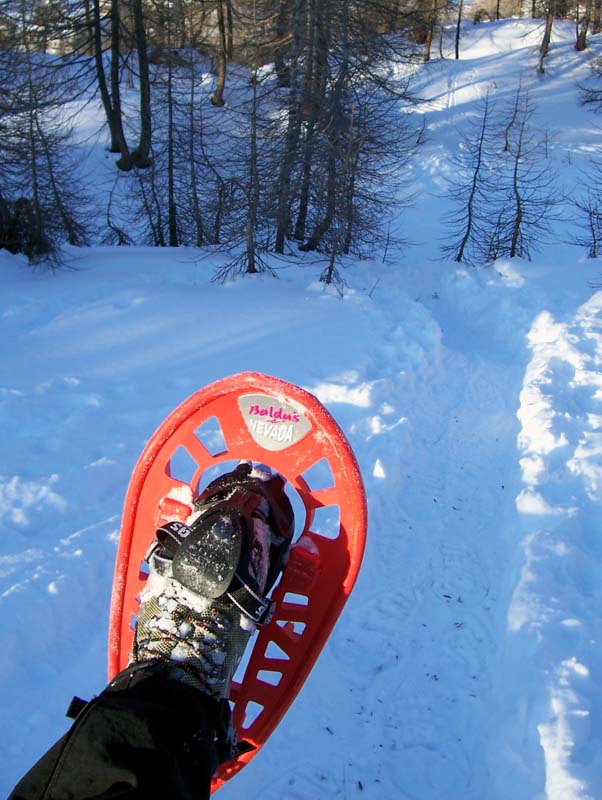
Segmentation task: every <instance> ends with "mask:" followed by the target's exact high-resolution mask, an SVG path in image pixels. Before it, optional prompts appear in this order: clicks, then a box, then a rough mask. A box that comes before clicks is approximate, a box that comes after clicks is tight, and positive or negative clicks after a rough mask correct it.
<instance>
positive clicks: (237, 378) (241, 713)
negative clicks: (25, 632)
mask: <svg viewBox="0 0 602 800" xmlns="http://www.w3.org/2000/svg"><path fill="white" fill-rule="evenodd" d="M237 461H250V462H255V463H257V464H262V465H267V466H269V467H270V468H271V470H272V471H273V472H276V473H279V474H280V475H281V476H282V477H283V478H285V479H286V481H287V494H288V496H289V499H290V500H291V502H292V504H293V507H294V511H295V517H296V522H297V524H296V530H297V535H296V538H295V541H294V543H293V546H292V548H291V550H290V556H289V559H288V563H287V564H286V567H285V569H284V572H283V573H282V576H281V579H280V581H279V582H278V583H277V584H276V586H275V587H274V589H273V590H272V593H271V600H272V601H274V604H275V612H274V613H273V616H272V618H271V620H270V621H269V622H268V623H267V624H265V625H264V626H263V627H261V628H260V630H259V633H258V635H257V638H256V640H255V642H254V645H253V648H252V651H251V655H250V658H249V660H248V663H247V666H246V668H245V671H244V676H243V677H242V679H241V680H240V682H239V683H237V682H233V683H232V688H231V693H230V703H231V706H232V720H233V723H234V727H235V730H236V733H237V736H238V740H239V741H240V742H244V745H245V746H244V747H243V748H241V749H243V750H246V752H241V754H240V755H239V756H238V757H236V758H235V759H233V760H232V761H229V762H228V763H226V764H222V766H221V767H220V768H219V770H218V772H217V773H216V775H215V777H214V779H213V784H212V790H215V789H217V788H219V786H221V785H222V784H223V783H224V782H225V781H227V780H228V779H229V778H231V777H232V775H234V774H235V773H236V772H238V770H240V769H241V768H242V767H243V766H244V765H245V764H247V763H248V762H249V761H250V759H251V758H252V757H253V756H254V755H256V753H257V752H258V751H259V749H260V748H261V746H262V745H263V744H264V742H265V741H266V740H267V738H268V737H269V736H270V734H271V733H272V731H273V730H274V728H275V727H276V725H277V724H278V723H279V721H280V720H281V719H282V717H283V715H284V714H285V712H286V710H287V709H288V707H289V706H290V704H291V703H292V701H293V700H294V698H295V697H296V695H297V692H298V691H299V689H300V688H301V686H302V685H303V683H304V681H305V679H306V678H307V676H308V674H309V673H310V671H311V669H312V667H313V665H314V663H315V661H316V659H317V657H318V655H319V653H320V651H321V649H322V647H323V646H324V644H325V642H326V640H327V639H328V636H329V635H330V632H331V630H332V628H333V627H334V625H335V623H336V620H337V618H338V616H339V614H340V612H341V610H342V608H343V606H344V604H345V602H346V600H347V598H348V597H349V595H350V593H351V590H352V588H353V585H354V583H355V580H356V578H357V574H358V571H359V567H360V564H361V560H362V556H363V551H364V542H365V536H366V501H365V495H364V489H363V484H362V479H361V476H360V472H359V469H358V466H357V462H356V460H355V457H354V455H353V452H352V450H351V448H350V446H349V444H348V442H347V440H346V438H345V436H344V435H343V433H342V432H341V430H340V428H339V427H338V425H337V423H336V422H335V421H334V419H333V418H332V417H331V415H330V414H329V412H328V411H326V409H325V408H324V407H323V406H322V405H321V403H320V402H319V401H318V400H317V399H316V398H315V397H314V396H313V395H311V394H309V393H308V392H306V391H304V390H303V389H300V388H298V387H297V386H294V385H293V384H290V383H286V382H284V381H281V380H278V379H276V378H272V377H269V376H266V375H261V374H258V373H251V372H248V373H241V374H239V375H233V376H231V377H229V378H226V379H224V380H220V381H217V382H216V383H213V384H211V385H210V386H207V387H206V388H205V389H202V390H200V391H199V392H197V393H196V394H194V395H192V397H189V398H188V400H186V401H184V402H183V403H182V404H181V405H180V406H179V407H178V408H176V409H175V411H173V412H172V414H170V416H169V417H168V418H167V419H166V420H165V421H164V422H163V424H162V425H161V426H160V428H159V429H158V430H157V431H156V433H155V434H154V436H153V437H152V438H151V440H150V441H149V443H148V444H147V446H146V448H145V449H144V451H143V453H142V455H141V456H140V459H139V461H138V464H137V465H136V468H135V469H134V472H133V474H132V478H131V481H130V485H129V488H128V492H127V496H126V500H125V507H124V513H123V520H122V527H121V538H120V541H119V548H118V552H117V561H116V568H115V580H114V584H113V595H112V601H111V618H110V628H109V680H111V679H112V678H113V677H114V676H115V675H116V674H117V673H119V672H120V671H121V670H122V669H124V668H125V667H126V666H127V664H128V661H129V658H130V653H131V650H132V643H133V636H134V633H133V631H134V623H135V619H136V615H137V610H138V603H139V600H138V597H139V594H140V591H141V589H142V587H143V585H144V581H145V580H146V577H147V571H146V570H145V568H144V567H145V561H144V559H145V555H146V553H147V551H148V548H149V545H150V543H151V541H152V540H153V537H154V535H155V531H156V530H157V529H158V528H161V527H162V526H163V525H165V524H166V523H168V522H171V521H174V520H177V521H180V522H185V521H186V519H187V518H188V517H189V515H190V513H191V510H192V508H193V504H194V501H195V499H196V498H197V497H198V495H199V494H200V493H201V491H202V489H203V486H204V485H206V484H207V483H208V482H209V481H210V480H212V479H214V478H215V477H216V476H217V474H219V473H220V472H224V471H226V470H227V469H230V468H231V467H232V462H237Z"/></svg>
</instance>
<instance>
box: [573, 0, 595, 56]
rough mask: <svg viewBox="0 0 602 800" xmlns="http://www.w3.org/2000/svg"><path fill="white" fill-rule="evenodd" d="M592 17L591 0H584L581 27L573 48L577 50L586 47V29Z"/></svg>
mask: <svg viewBox="0 0 602 800" xmlns="http://www.w3.org/2000/svg"><path fill="white" fill-rule="evenodd" d="M591 17H592V0H585V10H584V12H583V19H582V20H581V28H580V29H579V33H578V35H577V42H576V44H575V48H576V49H577V50H579V51H581V50H586V49H587V39H586V37H587V29H588V28H589V24H590V21H591Z"/></svg>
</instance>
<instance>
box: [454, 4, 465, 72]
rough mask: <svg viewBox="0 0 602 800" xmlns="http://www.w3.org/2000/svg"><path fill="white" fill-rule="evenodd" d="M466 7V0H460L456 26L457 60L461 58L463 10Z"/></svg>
mask: <svg viewBox="0 0 602 800" xmlns="http://www.w3.org/2000/svg"><path fill="white" fill-rule="evenodd" d="M463 7H464V0H460V2H459V4H458V22H457V24H456V60H458V59H459V58H460V35H461V32H462V10H463Z"/></svg>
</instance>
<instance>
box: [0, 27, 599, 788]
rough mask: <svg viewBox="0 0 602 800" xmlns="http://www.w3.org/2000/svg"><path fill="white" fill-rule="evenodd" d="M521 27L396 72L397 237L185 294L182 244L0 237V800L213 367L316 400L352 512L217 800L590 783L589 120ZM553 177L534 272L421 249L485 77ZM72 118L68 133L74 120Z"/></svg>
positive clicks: (36, 740)
mask: <svg viewBox="0 0 602 800" xmlns="http://www.w3.org/2000/svg"><path fill="white" fill-rule="evenodd" d="M540 35H541V31H540V29H539V27H538V26H537V24H536V23H533V22H529V21H516V20H514V21H511V20H507V21H503V22H500V23H488V24H481V25H479V26H472V25H467V26H466V29H465V32H464V39H463V50H462V59H461V60H460V61H453V60H445V61H433V62H431V63H429V64H427V65H425V66H424V67H421V68H420V70H419V72H418V75H417V78H416V83H415V86H414V91H415V94H416V95H417V97H418V98H419V101H418V103H417V106H416V114H420V115H424V118H425V120H426V125H427V127H426V141H425V144H423V145H422V147H421V148H420V149H419V150H418V152H417V154H416V156H415V158H414V160H413V162H412V174H411V179H412V189H413V191H415V193H416V202H415V205H414V206H413V208H412V209H410V210H408V211H404V212H403V214H402V215H401V217H400V220H401V223H400V224H401V226H402V228H401V231H400V232H401V234H402V235H403V236H405V237H406V238H409V239H411V241H412V242H413V245H412V246H411V247H409V248H408V249H407V250H406V251H405V252H404V253H403V254H402V255H398V254H392V253H389V255H388V259H387V260H386V261H385V262H383V260H382V254H380V253H377V254H374V259H373V260H372V261H371V262H358V263H355V264H350V265H349V267H348V268H347V270H346V271H345V279H346V281H347V283H348V289H347V290H346V291H345V293H344V295H343V296H342V297H341V296H339V294H338V293H337V292H336V291H334V290H330V291H329V290H326V291H325V290H324V287H323V285H322V284H319V283H318V282H317V278H318V276H319V274H320V271H321V269H322V265H316V264H315V263H313V262H312V261H311V260H307V261H305V262H300V265H299V266H286V267H283V266H282V263H279V264H277V265H275V266H277V267H278V279H273V278H271V277H267V276H259V277H253V278H252V279H240V280H237V281H236V282H233V283H229V284H227V285H224V286H218V285H215V284H212V283H210V278H211V275H212V272H213V269H214V267H215V265H216V262H217V259H218V257H217V256H215V257H214V258H213V260H207V261H202V262H200V263H198V264H195V262H194V253H193V252H192V251H189V250H184V249H178V250H168V249H163V250H151V249H145V248H122V249H112V248H100V247H96V248H90V249H86V250H82V251H78V252H76V251H73V259H74V262H73V265H74V266H75V267H76V269H75V271H71V270H62V271H58V272H56V273H54V274H52V273H45V272H31V271H30V270H29V269H28V268H27V267H26V265H25V263H24V262H23V261H22V260H21V259H20V258H17V257H12V256H9V255H8V254H7V253H6V252H0V285H1V287H2V291H1V294H0V320H1V323H0V324H1V328H0V331H1V335H2V343H3V344H2V358H1V359H0V419H1V435H2V450H1V452H2V458H1V461H0V532H1V538H0V643H1V645H2V646H1V649H0V676H1V678H2V721H3V725H2V730H1V732H0V793H3V794H4V795H5V794H7V793H8V792H9V791H10V789H11V788H12V786H13V784H14V783H15V781H16V780H17V779H18V778H19V777H20V775H21V774H22V773H23V772H24V771H25V770H26V769H27V768H28V767H29V766H30V765H31V764H32V762H33V761H34V760H35V759H36V758H37V757H38V756H39V755H41V753H42V752H43V751H44V750H45V749H46V748H47V747H48V746H49V745H50V744H51V743H52V742H53V741H54V740H55V739H56V737H58V736H59V735H60V734H61V733H62V732H64V731H65V730H66V729H67V725H68V723H67V721H66V720H65V719H64V711H65V709H66V707H67V705H68V703H69V701H70V699H71V696H72V695H73V694H77V695H79V696H81V697H89V696H91V695H92V694H94V693H98V692H99V691H100V690H101V689H102V688H103V686H104V681H105V677H106V627H107V616H108V606H109V596H110V590H111V579H112V572H113V559H114V553H115V548H116V540H117V537H118V530H119V519H120V513H121V506H122V502H123V497H124V493H125V489H126V486H127V482H128V478H129V475H130V472H131V469H132V467H133V465H134V463H135V461H136V459H137V457H138V455H139V453H140V451H141V449H142V447H143V446H144V444H145V441H146V440H147V439H148V437H149V436H150V435H151V434H152V432H153V431H154V429H155V428H156V427H157V425H158V424H159V423H160V422H161V420H162V419H163V417H164V416H165V415H166V414H167V413H168V412H169V411H170V410H171V409H172V408H173V407H174V406H176V405H177V404H178V403H179V402H181V401H182V400H183V399H184V398H185V397H187V396H188V395H190V394H191V393H192V392H194V391H195V390H196V389H197V388H199V387H200V386H202V385H205V384H206V383H208V382H210V381H212V380H215V379H216V378H218V377H221V376H223V375H226V374H229V373H233V372H238V371H243V370H257V371H262V372H267V373H271V374H274V375H277V376H280V377H282V378H284V379H286V380H289V381H292V382H294V383H297V384H299V385H301V386H303V387H304V388H306V389H308V390H309V391H311V392H314V393H315V394H316V395H317V396H318V397H319V398H320V399H321V400H322V401H323V402H325V403H326V405H327V406H328V408H329V409H330V410H331V411H332V413H333V414H334V416H335V417H336V418H337V420H338V421H339V423H340V424H341V425H342V427H343V429H344V430H345V432H346V433H347V435H348V436H349V439H350V441H351V444H352V446H353V447H354V449H355V452H356V454H357V457H358V460H359V462H360V467H361V469H362V472H363V475H364V481H365V485H366V490H367V495H368V501H369V515H370V527H369V540H368V548H367V553H366V558H365V561H364V567H363V570H362V573H361V575H360V578H359V581H358V584H357V588H356V591H355V593H354V595H353V596H352V598H351V600H350V601H349V603H348V605H347V607H346V610H345V612H344V614H343V616H342V618H341V621H340V623H339V625H338V627H337V629H336V630H335V633H334V634H333V636H332V638H331V640H330V642H329V644H328V646H327V647H326V649H325V651H324V653H323V655H322V657H321V658H320V660H319V662H318V665H317V666H316V668H315V670H314V672H313V673H312V675H311V676H310V678H309V680H308V682H307V684H306V686H305V688H304V690H303V691H302V693H301V695H300V696H299V698H298V700H297V702H296V704H295V705H294V707H293V708H292V709H291V711H290V712H289V713H288V715H287V716H286V717H285V719H284V721H283V723H282V724H281V725H280V727H279V729H278V730H277V732H276V733H275V734H274V736H273V737H272V739H271V740H270V742H269V743H268V744H267V745H266V747H265V748H264V749H263V751H262V753H261V754H260V755H259V756H258V758H256V759H255V761H253V762H252V763H251V765H250V766H249V767H248V768H247V769H246V770H245V771H244V772H243V773H242V774H241V775H239V776H238V777H237V778H236V779H235V780H234V781H233V782H232V783H231V784H230V785H228V786H226V787H225V788H224V789H222V790H220V796H221V797H222V798H223V800H228V798H232V799H234V798H237V797H242V796H248V797H261V798H262V800H276V799H277V798H278V800H279V799H280V798H282V797H286V798H288V799H289V800H315V798H345V800H349V798H353V797H364V798H378V799H379V800H391V798H399V799H400V800H441V798H446V799H447V800H510V798H512V800H540V799H543V798H546V799H547V800H586V799H588V800H593V799H599V798H602V650H601V648H600V643H601V642H602V625H601V622H600V608H601V606H602V586H601V583H600V568H601V564H602V523H601V522H600V519H601V516H600V511H601V507H600V505H601V500H602V433H601V429H602V371H601V366H602V291H597V290H596V289H595V288H592V286H594V285H595V284H596V283H601V282H602V267H601V266H600V264H599V262H597V261H587V260H586V259H585V258H584V253H583V252H582V251H580V250H579V249H578V248H577V247H575V246H572V245H570V244H568V241H569V239H570V223H569V219H570V213H571V212H570V202H569V200H570V197H571V195H572V193H573V191H574V187H575V186H576V185H577V182H578V180H579V174H580V173H579V170H580V169H584V168H586V166H587V164H588V159H590V158H591V154H592V152H593V150H594V148H595V147H599V145H600V143H601V141H602V136H601V134H600V132H599V130H598V122H599V121H598V119H597V118H596V117H595V116H593V115H592V114H591V113H589V112H587V111H585V110H584V109H583V108H582V107H581V106H580V105H579V102H578V90H577V85H576V84H577V81H580V80H582V79H583V78H584V77H585V76H586V74H587V70H588V67H587V65H588V60H589V58H591V55H592V53H594V54H596V53H600V52H602V42H601V41H596V39H593V40H592V47H591V49H590V51H588V52H587V53H584V54H578V53H576V52H575V50H574V46H573V40H574V28H573V26H572V25H569V24H567V26H566V27H562V26H561V25H559V26H558V28H557V32H556V38H555V43H554V46H553V49H552V52H551V55H550V57H549V59H548V62H547V71H546V74H545V76H543V77H539V76H537V75H536V67H537V60H538V57H537V44H538V42H539V37H540ZM520 80H522V83H523V85H524V86H528V87H529V89H530V91H531V95H532V99H533V101H534V104H535V105H536V107H537V124H538V125H539V126H541V128H545V129H548V130H549V134H550V135H549V148H550V155H551V158H552V160H553V162H554V165H555V168H556V171H557V172H558V174H559V180H560V181H561V182H562V185H563V189H564V191H565V193H566V195H567V200H566V205H565V209H564V213H563V220H564V221H563V222H560V223H558V224H557V225H556V232H557V240H556V241H555V242H553V243H550V244H548V245H545V246H543V247H542V249H541V251H540V252H539V253H538V254H536V255H535V256H534V259H533V261H532V262H526V261H522V260H519V259H513V260H512V261H498V262H496V263H495V265H494V266H493V267H490V268H487V269H482V270H472V269H467V268H464V267H462V268H458V265H457V264H454V263H452V262H444V261H441V260H440V252H439V243H440V239H441V237H442V236H443V234H444V225H443V217H444V215H445V213H446V212H447V211H449V208H450V201H449V200H447V199H445V197H444V195H445V191H446V181H445V179H446V177H448V176H449V174H450V171H451V170H452V162H451V160H450V159H451V156H452V155H453V153H454V152H456V150H457V148H458V143H459V142H460V141H461V136H462V133H463V132H464V131H465V130H466V126H467V125H468V124H469V118H470V116H471V114H473V113H474V111H475V107H476V104H477V101H478V100H479V98H482V97H483V96H484V94H485V93H486V92H487V90H488V89H489V90H490V91H491V92H492V94H493V95H494V96H495V97H499V98H503V97H504V96H506V97H511V96H512V94H513V93H514V92H515V91H516V88H517V86H518V83H519V81H520ZM86 124H89V120H88V121H87V123H86Z"/></svg>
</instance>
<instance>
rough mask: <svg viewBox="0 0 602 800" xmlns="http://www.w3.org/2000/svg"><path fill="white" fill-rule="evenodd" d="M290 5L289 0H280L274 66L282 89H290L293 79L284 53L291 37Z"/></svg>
mask: <svg viewBox="0 0 602 800" xmlns="http://www.w3.org/2000/svg"><path fill="white" fill-rule="evenodd" d="M296 5H297V4H296ZM288 7H289V2H288V0H280V3H279V6H278V17H277V19H276V54H275V57H274V68H275V70H276V75H277V77H278V86H279V87H280V88H281V89H288V88H289V87H290V81H291V75H290V69H289V67H287V65H286V62H285V60H284V54H285V53H286V52H287V50H288V46H287V45H288V42H287V39H288V38H289V37H288V34H289V21H288Z"/></svg>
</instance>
